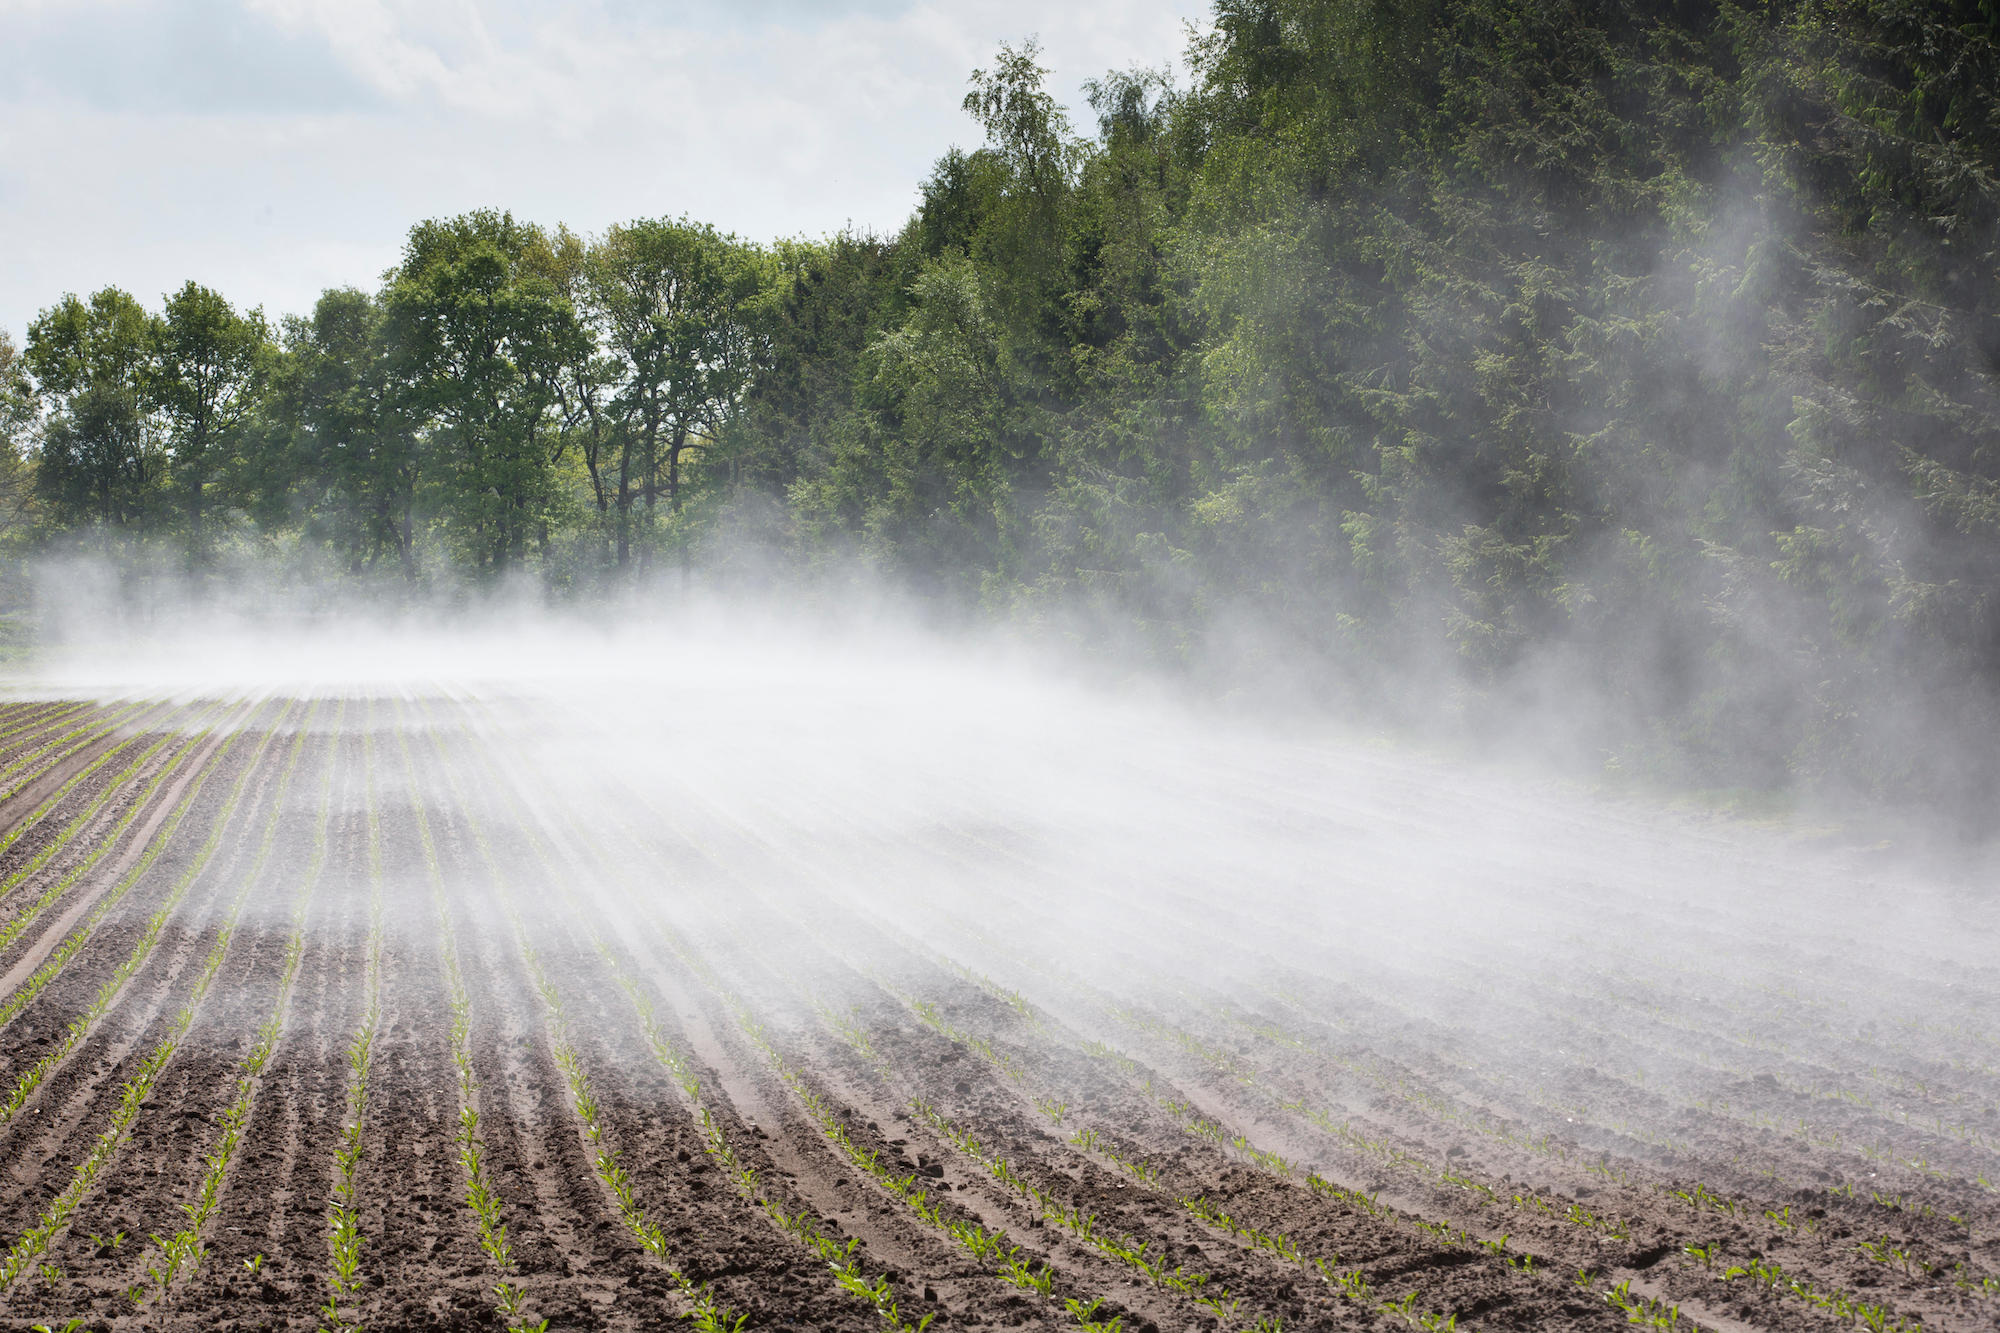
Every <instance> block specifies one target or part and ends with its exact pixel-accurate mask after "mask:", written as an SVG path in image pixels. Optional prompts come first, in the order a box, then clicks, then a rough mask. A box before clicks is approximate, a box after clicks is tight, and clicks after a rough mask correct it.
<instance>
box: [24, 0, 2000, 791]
mask: <svg viewBox="0 0 2000 1333" xmlns="http://www.w3.org/2000/svg"><path fill="white" fill-rule="evenodd" d="M1046 81H1047V71H1045V70H1044V69H1043V68H1042V67H1041V64H1040V61H1039V53H1038V52H1037V51H1036V49H1035V48H1034V46H1033V45H1032V44H1029V45H1025V46H1020V47H1006V48H1002V49H1001V51H1000V52H999V53H998V54H997V56H996V58H995V60H994V61H993V62H992V63H991V64H990V65H989V66H988V67H987V68H984V69H982V70H980V71H977V72H975V74H974V76H973V78H972V81H971V87H970V91H969V92H968V94H967V97H966V100H965V106H966V109H967V110H968V111H970V112H971V113H972V115H973V116H974V118H975V119H976V120H977V122H978V123H979V124H980V126H981V127H982V129H983V132H984V140H983V142H982V143H981V144H979V145H978V146H976V147H973V148H970V149H965V150H961V149H953V150H950V151H948V152H946V153H945V154H944V155H943V156H942V157H941V158H939V159H938V161H937V162H936V164H935V167H934V169H933V170H932V172H931V174H930V175H929V177H928V178H927V179H926V180H925V181H924V182H923V183H922V187H921V192H920V202H919V204H918V206H917V208H916V210H915V212H914V214H913V216H912V217H911V218H910V219H909V221H908V223H907V224H906V225H905V226H904V227H902V228H901V229H900V230H899V231H897V232H896V233H894V234H892V235H880V236H878V235H859V234H841V235H836V236H831V237H827V238H823V239H818V240H800V241H790V242H781V243H774V244H756V243H751V242H746V241H742V240H739V239H736V238H732V237H729V236H725V235H721V234H719V233H717V232H716V231H715V230H714V229H712V228H710V227H707V226H705V225H702V224H700V223H697V222H692V221H688V220H686V219H681V220H660V221H639V222H633V223H630V224H627V225H624V226H617V227H612V228H610V229H608V230H607V231H605V232H604V233H603V234H602V235H598V236H590V237H583V236H578V235H576V234H574V233H572V232H570V231H568V230H566V229H564V228H561V227H557V228H555V229H553V230H549V229H544V228H541V227H537V226H532V225H528V224H526V223H522V222H519V221H516V220H515V219H513V218H512V217H511V216H509V215H507V214H505V213H499V212H482V213H475V214H470V215H467V216H464V217H459V218H452V219H444V220H438V221H432V222H426V223H423V224H421V225H419V226H417V227H416V228H414V229H413V230H412V231H411V233H410V236H409V240H408V243H407V245H406V247H405V249H404V253H403V256H402V259H401V262H400V263H399V264H398V265H397V267H396V268H395V269H393V270H392V271H391V272H390V273H389V274H387V275H386V276H385V278H384V281H383V282H382V284H381V285H380V287H379V288H377V289H376V290H374V291H362V290H358V289H356V290H341V291H334V292H329V293H327V294H326V295H325V296H324V297H323V298H322V299H321V300H320V302H319V303H318V305H317V306H316V307H315V309H314V310H313V311H312V312H311V313H310V314H309V315H306V316H301V317H296V318H287V319H284V320H281V321H280V322H279V323H278V324H277V325H276V326H275V327H270V326H267V324H266V322H265V321H264V319H263V318H262V317H261V316H260V315H258V314H257V313H255V312H247V313H246V312H240V311H237V310H234V309H232V308H231V306H230V305H229V303H228V302H227V301H226V300H225V299H224V298H223V297H222V296H221V295H219V294H217V293H213V292H210V291H207V290H206V289H203V288H201V287H199V286H196V285H193V284H190V285H189V286H188V287H186V288H184V289H182V290H181V291H180V292H178V293H175V294H174V295H172V296H170V297H168V298H167V299H166V302H165V304H164V305H163V306H162V308H161V309H160V310H159V311H158V312H157V313H153V312H148V311H146V310H144V309H142V308H141V307H140V306H139V305H138V304H137V303H136V302H134V301H133V300H132V298H130V297H129V296H126V295H125V294H123V293H120V292H116V291H105V292H100V293H97V294H96V295H94V296H92V297H89V298H65V299H64V300H63V301H61V302H59V303H58V304H57V305H55V306H53V307H51V308H50V309H49V310H48V311H46V312H44V313H43V314H42V315H41V317H40V318H38V319H37V320H36V321H35V323H34V324H33V325H32V326H31V327H30V329H29V330H28V335H27V339H26V342H25V344H24V345H23V347H22V348H21V349H20V350H19V352H18V353H17V352H15V351H14V350H13V349H12V348H11V347H6V348H0V368H4V373H0V380H4V383H5V385H6V389H5V394H6V397H5V398H4V400H0V401H4V403H5V408H4V415H0V420H4V421H5V422H6V423H7V430H8V432H9V439H10V442H11V444H12V446H13V448H12V452H11V454H10V457H9V460H8V461H7V464H6V466H7V467H8V468H9V469H10V470H9V471H8V473H7V475H6V477H5V478H0V481H4V488H0V489H4V494H5V496H6V497H7V500H6V503H7V506H8V508H7V512H8V513H9V514H11V515H12V516H13V519H12V521H13V524H14V529H15V531H16V533H17V534H18V538H17V539H18V540H21V541H26V542H30V543H37V542H47V541H50V540H72V541H74V540H81V539H82V538H81V536H79V534H89V535H90V536H91V538H92V539H94V540H99V541H106V540H114V541H115V540H121V539H124V538H127V537H134V538H136V537H139V536H144V537H145V538H147V539H149V540H152V541H155V542H159V541H165V542H167V543H168V544H170V545H171V546H172V548H173V549H174V550H176V551H177V552H179V553H181V554H182V555H183V556H184V558H185V559H186V560H187V561H188V562H189V563H190V565H191V566H192V567H199V566H201V565H202V564H203V563H204V562H208V561H212V560H213V559H215V558H216V554H217V552H219V551H224V550H232V549H246V548H252V549H264V550H267V551H270V552H272V553H274V554H276V555H278V556H282V557H283V558H287V559H294V560H299V561H306V560H319V561H323V562H324V563H325V564H326V566H327V567H328V568H332V569H338V570H341V571H346V572H348V573H350V574H353V575H360V576H368V575H370V574H371V573H372V574H373V575H375V576H386V577H389V578H392V579H395V580H404V581H414V582H421V581H423V580H425V579H428V578H433V577H437V576H439V575H440V574H441V573H442V572H445V571H451V572H453V573H454V574H455V575H462V576H464V577H467V578H470V579H473V580H475V581H476V580H480V579H492V578H499V577H533V578H536V579H539V580H541V581H542V582H544V583H545V584H546V585H547V586H549V587H550V588H551V589H553V590H556V591H557V592H559V593H563V592H575V591H582V590H589V589H595V588H601V587H607V586H615V585H617V584H619V583H620V582H623V581H627V580H630V579H633V578H637V577H640V576H641V574H642V573H643V571H645V570H646V569H647V568H648V567H649V566H653V565H656V564H658V563H659V562H661V561H662V560H663V559H670V560H671V561H672V562H673V563H675V564H676V565H679V564H680V563H681V562H683V561H688V562H692V563H695V564H698V565H700V564H706V565H708V566H709V567H712V568H715V567H726V566H727V565H728V563H729V561H730V560H731V559H732V558H733V557H732V553H733V552H738V551H741V550H744V549H748V548H750V547H754V548H755V549H757V550H759V551H760V552H762V553H763V558H765V559H766V560H776V561H777V562H778V563H780V564H781V565H788V566H789V567H791V568H792V569H794V570H795V571H802V572H804V573H806V574H810V572H811V571H812V570H813V569H815V568H816V567H820V566H826V565H831V564H835V563H841V562H855V561H858V562H862V563H864V564H866V565H868V566H869V567H872V568H874V569H876V570H878V571H881V572H882V573H884V574H885V575H887V576H889V577H891V578H893V579H895V580H896V581H897V582H899V583H900V584H902V585H904V586H905V587H908V588H910V589H913V590H915V591H917V592H919V593H921V594H922V595H925V596H928V597H932V598H936V599H939V600H940V601H942V602H944V603H946V604H949V605H952V606H957V607H966V608H977V609H980V610H982V611H984V612H988V613H997V614H1003V615H1008V616H1014V617H1021V618H1026V619H1029V620H1035V621H1040V622H1043V623H1046V624H1049V625H1051V626H1053V627H1055V628H1057V629H1058V630H1061V631H1063V632H1070V633H1075V634H1077V635H1080V636H1083V637H1086V638H1088V639H1090V640H1091V641H1093V642H1110V641H1116V642H1117V643H1118V644H1120V645H1121V646H1122V647H1123V648H1126V649H1129V650H1133V651H1138V652H1141V653H1143V654H1145V655H1147V656H1149V657H1151V658H1153V659H1155V660H1163V661H1169V662H1173V663H1177V664H1179V665H1180V666H1181V667H1183V668H1184V669H1186V670H1188V671H1190V672H1194V673H1210V674H1213V675H1215V676H1216V677H1217V678H1218V679H1221V678H1224V677H1226V678H1228V679H1230V680H1235V681H1241V680H1246V679H1263V680H1277V679H1283V680H1285V681H1286V682H1288V688H1291V689H1294V690H1296V691H1302V692H1305V693H1308V694H1317V695H1320V696H1322V697H1324V698H1326V699H1328V700H1340V701H1344V702H1349V703H1354V704H1356V705H1357V706H1368V707H1387V708H1394V709H1400V710H1402V711H1404V712H1405V714H1406V715H1416V714H1425V713H1434V714H1435V713H1449V714H1450V715H1451V716H1452V717H1454V718H1455V719H1459V720H1461V721H1463V722H1464V723H1465V724H1466V725H1475V724H1476V725H1479V726H1482V727H1495V728H1505V727H1509V726H1517V725H1525V723H1523V722H1522V721H1521V719H1524V718H1536V719H1543V720H1544V721H1538V722H1537V723H1536V724H1535V725H1537V726H1544V725H1546V722H1545V719H1546V718H1548V717H1549V716H1550V715H1551V710H1549V709H1546V708H1538V707H1537V706H1536V705H1537V704H1538V703H1546V702H1548V701H1550V700H1554V701H1556V702H1558V703H1560V704H1561V705H1562V707H1560V708H1558V709H1555V710H1553V711H1554V712H1555V713H1557V714H1563V715H1567V716H1569V717H1571V718H1573V719H1574V720H1575V721H1574V727H1573V729H1572V730H1571V731H1570V732H1568V733H1565V734H1564V735H1560V736H1552V737H1549V738H1548V739H1549V741H1550V743H1551V744H1559V745H1567V746H1570V747H1572V748H1575V749H1576V750H1578V751H1579V752H1582V753H1587V754H1590V755H1594V756H1597V758H1598V759H1599V760H1601V761H1602V762H1603V763H1605V764H1608V765H1613V766H1619V767H1624V768H1628V769H1633V770H1639V771H1644V772H1648V773H1656V774H1661V775H1664V776H1667V777H1670V778H1671V779H1673V780H1675V781H1682V782H1697V783H1702V784H1707V785H1716V786H1751V787H1772V786H1780V785H1785V784H1787V783H1793V782H1801V781H1803V782H1809V783H1830V782H1837V783H1841V784H1846V785H1849V786H1854V787H1858V788H1860V789H1862V790H1864V791H1867V792H1871V793H1877V794H1880V793H1889V792H1895V793H1901V794H1905V795H1914V796H1916V797H1918V798H1919V799H1922V800H1925V801H1928V802H1932V803H1937V804H1943V805H1947V806H1950V807H1952V808H1961V809H1965V810H1968V811H1974V810H1978V809H1982V808H1990V804H1991V799H1992V797H1993V796H1994V795H1995V794H1996V791H1995V785H1994V781H1993V778H1994V774H1995V772H1996V761H1995V760H1994V759H1993V758H1992V757H1991V756H1992V755H1994V754H2000V746H1996V745H1994V744H1992V742H1993V741H1996V740H2000V704H1996V691H1995V685H1996V683H1997V682H2000V393H1996V383H2000V14H1996V11H1995V10H1994V7H1993V6H1992V4H1991V3H1990V0H1938V2H1937V3H1925V4H1913V3H1909V2H1908V0H1764V2H1756V0H1739V2H1736V3H1722V2H1719V0H1668V2H1667V3H1646V4H1640V3H1636V2H1630V3H1609V2H1602V0H1599V2H1589V0H1361V2H1360V3H1356V2H1354V0H1338V2H1336V0H1218V3H1217V4H1216V5H1215V10H1214V16H1213V23H1212V24H1211V25H1210V26H1209V27H1208V28H1207V29H1206V30H1205V31H1204V32H1203V34H1202V35H1200V36H1199V37H1197V38H1195V39H1194V40H1193V42H1192V45H1191V47H1190V50H1189V52H1188V55H1187V60H1186V62H1185V65H1184V67H1183V68H1181V69H1179V70H1158V71H1155V70H1144V69H1138V70H1129V71H1120V72H1113V73H1109V74H1106V75H1105V76H1103V77H1102V78H1100V79H1097V80H1095V81H1093V82H1092V83H1090V84H1089V85H1087V95H1088V108H1087V114H1086V117H1085V122H1084V123H1083V124H1082V125H1081V126H1079V125H1078V123H1077V122H1076V121H1074V120H1073V119H1072V117H1071V114H1070V112H1069V110H1068V109H1066V108H1064V107H1062V106H1060V105H1058V104H1057V103H1056V101H1055V100H1054V99H1053V98H1052V97H1051V95H1050V94H1049V93H1048V91H1047V87H1046ZM1260 671H1261V672H1262V673H1263V675H1261V676H1259V675H1258V672H1260ZM1968 738H1975V740H1976V743H1972V742H1970V741H1968ZM1982 752H1983V755H1984V757H1982Z"/></svg>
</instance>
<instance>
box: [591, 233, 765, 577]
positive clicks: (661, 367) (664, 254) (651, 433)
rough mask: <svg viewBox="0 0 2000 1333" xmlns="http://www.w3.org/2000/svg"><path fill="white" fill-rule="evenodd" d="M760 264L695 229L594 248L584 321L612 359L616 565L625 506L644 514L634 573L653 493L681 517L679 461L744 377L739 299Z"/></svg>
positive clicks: (745, 333) (621, 555)
mask: <svg viewBox="0 0 2000 1333" xmlns="http://www.w3.org/2000/svg"><path fill="white" fill-rule="evenodd" d="M760 259H761V257H760V256H759V255H758V253H757V252H756V251H755V250H753V249H751V248H750V247H747V246H744V245H742V244H740V243H739V242H737V241H736V239H735V238H734V237H730V236H724V235H722V234H720V233H718V232H717V231H716V230H715V229H714V228H713V227H710V226H706V225H703V224H696V223H691V222H687V221H685V220H683V221H679V222H675V221H671V220H667V219H659V220H641V221H638V222H633V223H629V224H627V225H625V226H615V227H612V228H611V229H610V231H608V232H607V233H606V234H605V236H604V238H603V239H602V240H601V241H599V242H598V243H597V245H596V246H595V247H594V248H593V250H592V252H591V255H590V261H589V267H588V275H589V276H588V281H589V290H590V298H591V314H592V317H593V319H594V321H595V322H596V324H597V326H598V328H599V330H600V332H601V333H602V334H603V336H604V339H605V342H606V343H607V345H608V347H609V349H610V352H611V354H612V355H613V356H614V357H615V358H617V361H618V368H617V371H616V375H617V380H616V391H615V397H614V404H615V407H616V411H617V418H618V429H617V435H616V440H617V444H616V451H617V458H618V463H617V477H616V485H615V487H614V488H613V491H612V494H613V495H614V496H615V499H616V503H617V508H618V518H617V537H618V564H619V566H620V567H621V568H622V567H624V566H625V565H626V564H627V563H628V562H629V560H630V558H631V532H632V521H631V509H632V504H633V500H634V498H635V497H636V498H639V499H643V501H644V502H645V507H646V517H645V531H646V540H645V541H643V542H642V543H641V545H640V562H641V564H642V566H643V564H644V563H645V560H646V557H647V551H648V548H649V547H650V545H651V539H652V538H651V534H652V531H653V526H654V522H653V510H654V506H655V503H656V501H657V500H658V498H659V496H660V494H661V492H662V490H663V489H664V491H665V494H666V497H667V506H668V509H669V511H670V512H671V513H672V514H673V515H674V516H675V517H678V516H679V515H680V512H681V464H682V460H683V458H684V457H685V456H686V454H687V452H688V450H690V449H691V448H694V447H696V446H697V445H698V444H700V443H702V442H704V441H706V440H709V439H712V438H713V437H714V434H715V432H716V430H717V429H718V428H719V427H720V425H721V422H722V418H723V415H724V414H725V413H726V412H727V411H728V410H729V409H730V408H731V407H732V406H733V405H734V404H735V403H736V401H737V399H738V397H739V396H740V395H741V393H742V391H743V388H744V385H745V384H746V383H747V382H748V379H749V375H750V370H751V353H752V345H751V324H750V320H749V303H750V301H751V300H752V298H753V297H754V296H755V294H756V292H757V291H758V288H759V286H760V283H761V273H760V270H761V263H760Z"/></svg>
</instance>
